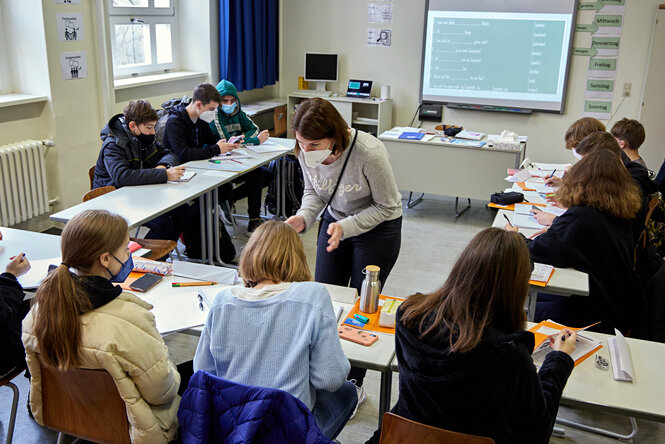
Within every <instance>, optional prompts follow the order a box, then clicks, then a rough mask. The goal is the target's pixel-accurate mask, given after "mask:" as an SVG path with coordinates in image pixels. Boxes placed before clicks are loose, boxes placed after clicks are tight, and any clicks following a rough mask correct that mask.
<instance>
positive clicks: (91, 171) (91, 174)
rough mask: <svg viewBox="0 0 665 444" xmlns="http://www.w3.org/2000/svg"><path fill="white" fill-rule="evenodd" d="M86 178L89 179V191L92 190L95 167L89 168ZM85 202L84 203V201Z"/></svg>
mask: <svg viewBox="0 0 665 444" xmlns="http://www.w3.org/2000/svg"><path fill="white" fill-rule="evenodd" d="M88 178H90V189H91V190H92V189H93V188H94V186H93V185H92V184H93V182H94V180H95V166H94V165H93V166H91V167H90V169H89V170H88ZM84 202H85V201H84Z"/></svg>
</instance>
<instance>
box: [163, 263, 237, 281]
mask: <svg viewBox="0 0 665 444" xmlns="http://www.w3.org/2000/svg"><path fill="white" fill-rule="evenodd" d="M173 275H174V276H181V277H186V278H190V279H198V280H201V281H212V282H218V283H220V284H227V285H235V283H236V281H237V280H238V270H234V269H233V268H224V267H214V266H212V265H206V264H197V263H195V262H183V261H173Z"/></svg>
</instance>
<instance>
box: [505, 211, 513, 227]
mask: <svg viewBox="0 0 665 444" xmlns="http://www.w3.org/2000/svg"><path fill="white" fill-rule="evenodd" d="M503 217H505V218H506V220H507V221H508V225H510V226H511V227H514V225H513V224H512V222H510V219H508V216H506V214H505V213H504V214H503Z"/></svg>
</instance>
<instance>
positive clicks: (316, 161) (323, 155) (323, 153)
mask: <svg viewBox="0 0 665 444" xmlns="http://www.w3.org/2000/svg"><path fill="white" fill-rule="evenodd" d="M331 154H332V151H331V150H329V149H325V150H312V151H305V150H303V156H304V157H305V165H307V166H308V167H310V168H316V167H317V166H319V165H321V162H323V161H324V160H326V159H327V158H328V156H330V155H331Z"/></svg>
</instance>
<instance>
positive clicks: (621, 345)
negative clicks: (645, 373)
mask: <svg viewBox="0 0 665 444" xmlns="http://www.w3.org/2000/svg"><path fill="white" fill-rule="evenodd" d="M614 334H615V335H616V336H615V337H613V338H607V344H608V345H609V347H610V358H611V360H612V372H613V373H614V380H615V381H626V382H633V378H634V377H635V372H634V371H633V363H632V361H631V356H630V349H629V348H628V343H627V342H626V338H624V337H623V335H622V334H621V332H620V331H619V330H617V329H616V328H615V329H614Z"/></svg>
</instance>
